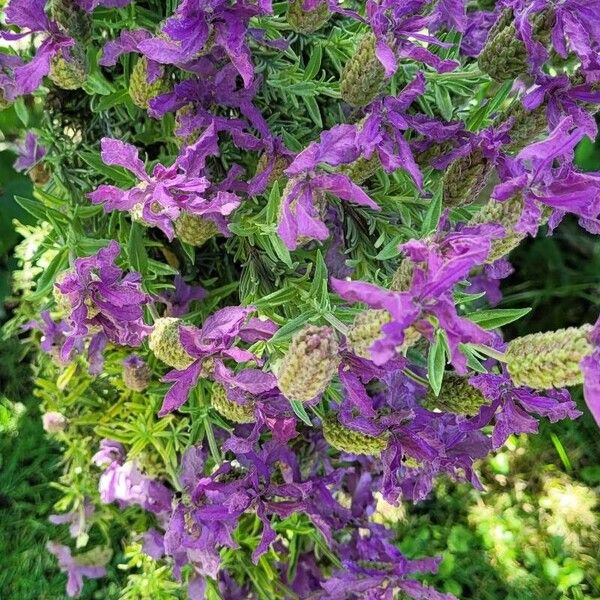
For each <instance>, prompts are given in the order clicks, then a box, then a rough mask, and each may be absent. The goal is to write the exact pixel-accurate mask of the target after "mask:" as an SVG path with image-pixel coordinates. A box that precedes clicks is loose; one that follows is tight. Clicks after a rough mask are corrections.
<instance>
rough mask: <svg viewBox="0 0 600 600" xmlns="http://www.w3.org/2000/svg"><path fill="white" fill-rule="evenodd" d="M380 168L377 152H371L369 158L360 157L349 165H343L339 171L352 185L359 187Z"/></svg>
mask: <svg viewBox="0 0 600 600" xmlns="http://www.w3.org/2000/svg"><path fill="white" fill-rule="evenodd" d="M380 168H381V161H380V160H379V155H378V154H377V152H373V155H372V156H371V158H364V157H361V158H359V159H358V160H355V161H354V162H353V163H350V164H349V165H344V166H343V167H342V168H341V169H340V171H341V172H342V173H344V174H345V175H348V177H350V179H352V181H354V183H356V184H358V185H360V184H361V183H364V182H365V181H366V180H367V179H369V178H370V177H372V176H373V175H375V173H377V171H378V170H379V169H380Z"/></svg>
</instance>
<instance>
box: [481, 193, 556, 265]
mask: <svg viewBox="0 0 600 600" xmlns="http://www.w3.org/2000/svg"><path fill="white" fill-rule="evenodd" d="M522 214H523V198H522V197H521V196H520V195H517V196H515V197H514V198H511V199H510V200H507V201H506V202H496V200H490V201H488V202H487V204H485V205H484V206H483V207H482V208H480V209H479V210H478V211H477V212H476V213H475V214H474V215H473V216H472V217H471V220H470V221H469V225H483V224H485V223H496V224H497V225H502V227H504V232H505V233H504V236H503V237H501V238H498V239H495V240H492V248H491V251H490V253H489V255H488V257H487V258H486V260H485V263H486V264H492V263H494V262H496V261H497V260H498V259H500V258H502V257H503V256H506V255H507V254H509V253H510V252H511V251H512V250H514V249H515V248H516V247H517V246H518V245H519V244H520V243H521V241H522V240H523V239H525V236H526V233H525V232H522V231H519V230H518V229H517V225H518V223H519V222H520V220H521V215H522ZM548 216H549V211H544V213H543V216H542V222H546V221H547V220H548Z"/></svg>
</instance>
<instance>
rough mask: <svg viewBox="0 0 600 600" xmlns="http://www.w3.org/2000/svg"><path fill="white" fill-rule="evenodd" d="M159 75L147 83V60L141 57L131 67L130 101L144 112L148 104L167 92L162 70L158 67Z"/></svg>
mask: <svg viewBox="0 0 600 600" xmlns="http://www.w3.org/2000/svg"><path fill="white" fill-rule="evenodd" d="M160 70H161V72H160V75H159V76H158V77H157V78H156V79H155V80H154V81H152V83H149V82H148V59H147V58H146V57H145V56H141V57H140V58H139V59H138V61H137V62H136V63H135V66H134V67H133V71H132V72H131V77H130V79H129V95H130V96H131V101H132V102H133V103H134V104H135V105H136V106H139V107H140V108H143V109H144V110H145V109H147V108H148V102H149V101H150V100H152V98H155V97H156V96H158V95H159V94H163V93H164V92H166V91H167V90H168V85H167V79H166V77H165V75H164V68H163V67H162V66H161V67H160Z"/></svg>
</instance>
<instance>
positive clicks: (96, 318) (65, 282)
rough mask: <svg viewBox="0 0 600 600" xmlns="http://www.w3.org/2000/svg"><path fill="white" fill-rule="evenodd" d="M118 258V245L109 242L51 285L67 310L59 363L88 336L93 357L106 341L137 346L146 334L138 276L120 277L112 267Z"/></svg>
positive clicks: (119, 270)
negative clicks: (67, 328)
mask: <svg viewBox="0 0 600 600" xmlns="http://www.w3.org/2000/svg"><path fill="white" fill-rule="evenodd" d="M118 255H119V244H117V242H115V241H112V242H111V243H110V244H109V245H108V246H107V247H106V248H103V249H102V250H100V251H99V252H98V253H97V254H96V255H94V256H90V257H88V258H78V259H77V260H76V261H75V263H74V268H73V271H67V272H66V274H64V275H63V277H62V278H61V279H60V281H59V282H57V283H56V284H55V287H56V290H57V291H58V292H59V294H60V295H61V297H62V299H64V301H65V303H66V304H67V306H68V309H69V314H68V317H67V321H68V325H69V331H67V332H65V337H66V340H65V343H64V345H63V347H62V350H61V354H60V356H61V358H62V360H68V359H69V357H70V355H71V352H72V351H73V349H74V348H75V347H76V346H77V344H78V343H79V342H80V340H82V339H83V338H85V337H86V336H88V335H90V334H91V335H92V341H91V342H90V353H91V354H92V355H93V354H94V346H100V347H101V346H102V345H103V344H104V343H105V342H106V340H109V341H111V342H113V343H115V344H119V345H123V346H139V345H140V344H141V343H142V340H143V339H144V337H146V336H147V335H148V333H149V332H150V328H149V327H147V326H146V325H145V324H144V321H143V309H142V306H143V305H144V304H146V303H148V302H149V301H150V297H149V296H148V295H147V294H146V293H144V292H143V291H142V289H141V283H140V282H141V275H140V274H139V273H127V274H126V275H123V271H122V270H121V269H120V268H119V267H117V266H115V264H114V263H115V260H116V258H117V256H118Z"/></svg>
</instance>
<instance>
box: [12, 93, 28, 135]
mask: <svg viewBox="0 0 600 600" xmlns="http://www.w3.org/2000/svg"><path fill="white" fill-rule="evenodd" d="M13 106H14V108H15V113H16V114H17V117H19V120H20V121H21V123H23V125H25V127H27V125H28V124H29V111H28V110H27V106H25V100H24V99H23V96H19V98H17V99H16V100H15V103H14V104H13Z"/></svg>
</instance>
